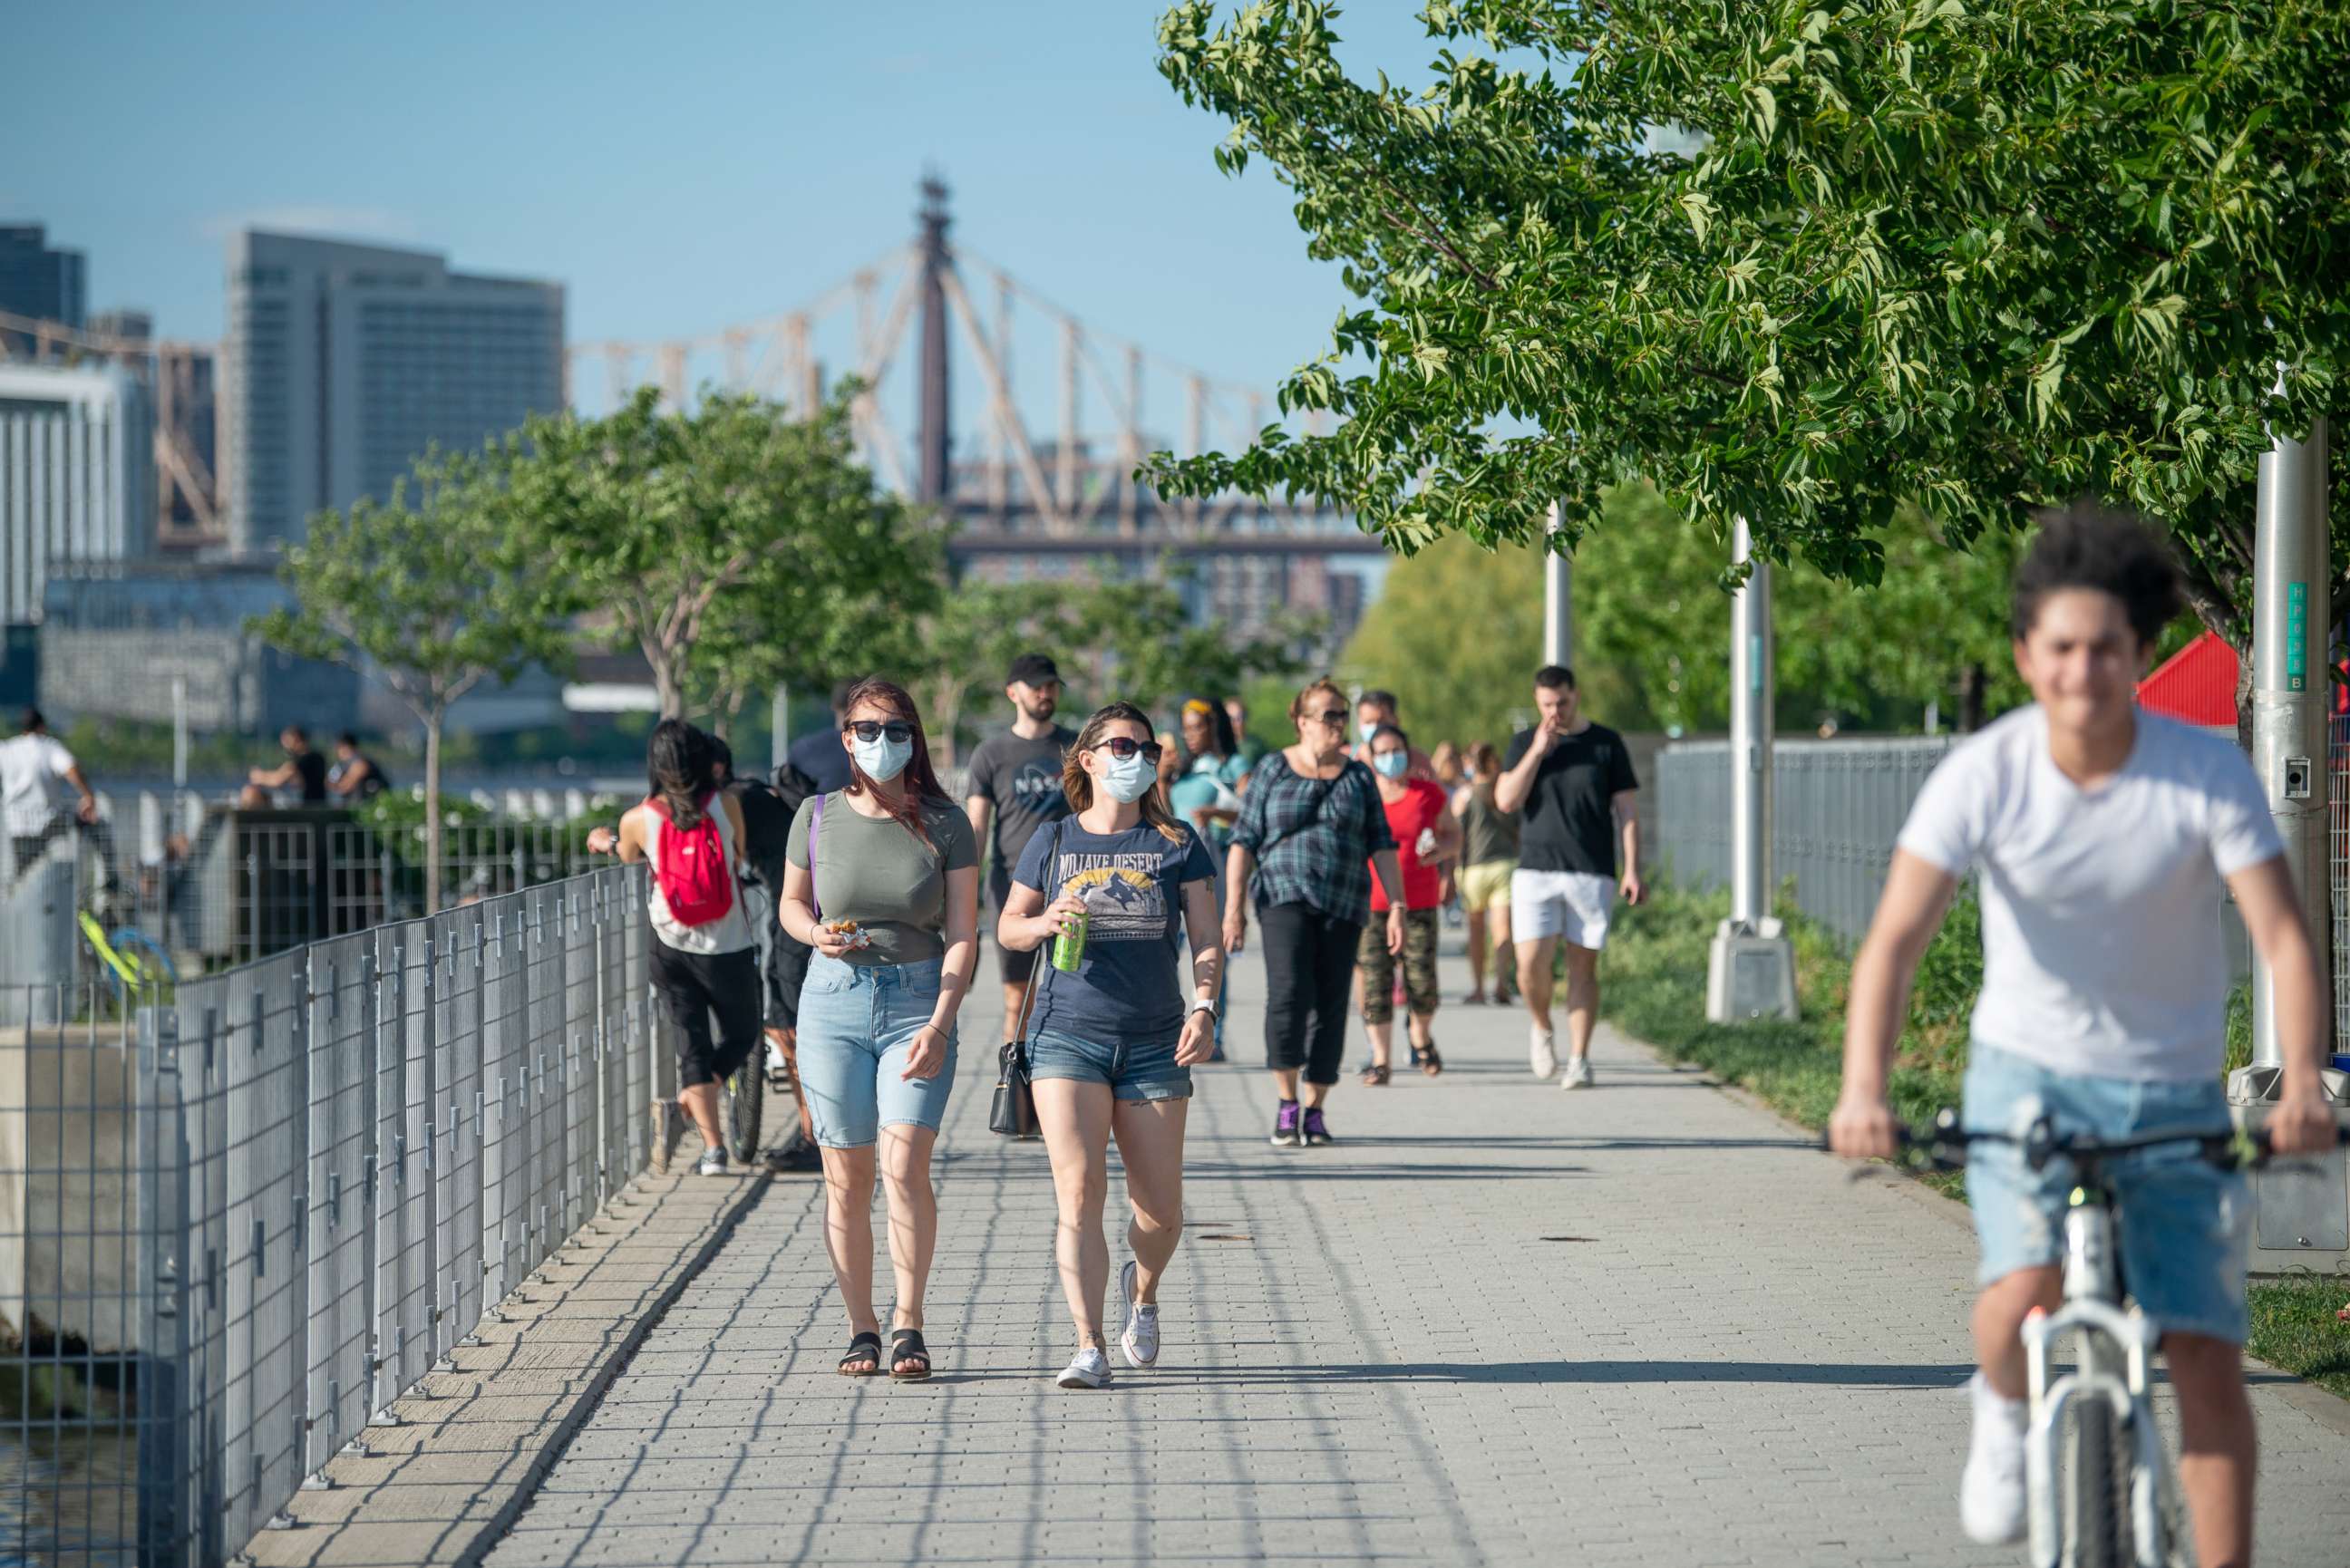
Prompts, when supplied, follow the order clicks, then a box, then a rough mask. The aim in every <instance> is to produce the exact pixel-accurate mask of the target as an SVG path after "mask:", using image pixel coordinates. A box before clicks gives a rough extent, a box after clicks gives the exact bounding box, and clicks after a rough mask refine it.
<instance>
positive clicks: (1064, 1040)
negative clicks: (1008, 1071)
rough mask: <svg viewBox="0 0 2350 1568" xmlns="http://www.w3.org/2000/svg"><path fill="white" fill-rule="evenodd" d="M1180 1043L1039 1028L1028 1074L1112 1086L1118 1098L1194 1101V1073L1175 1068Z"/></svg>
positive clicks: (1031, 1047)
mask: <svg viewBox="0 0 2350 1568" xmlns="http://www.w3.org/2000/svg"><path fill="white" fill-rule="evenodd" d="M1176 1044H1179V1042H1178V1041H1170V1042H1169V1043H1168V1044H1164V1045H1134V1046H1128V1045H1126V1044H1116V1045H1110V1044H1103V1043H1102V1042H1100V1041H1097V1040H1081V1039H1079V1038H1078V1037H1077V1036H1076V1035H1074V1034H1064V1033H1061V1032H1060V1031H1059V1030H1057V1029H1039V1030H1038V1031H1036V1033H1035V1034H1033V1035H1031V1036H1029V1039H1028V1076H1029V1077H1030V1078H1032V1079H1035V1078H1075V1079H1076V1080H1077V1081H1078V1082H1079V1083H1083V1084H1107V1085H1109V1093H1110V1097H1111V1098H1112V1099H1115V1100H1188V1099H1190V1098H1191V1068H1189V1067H1179V1066H1177V1065H1176V1064H1175V1047H1176Z"/></svg>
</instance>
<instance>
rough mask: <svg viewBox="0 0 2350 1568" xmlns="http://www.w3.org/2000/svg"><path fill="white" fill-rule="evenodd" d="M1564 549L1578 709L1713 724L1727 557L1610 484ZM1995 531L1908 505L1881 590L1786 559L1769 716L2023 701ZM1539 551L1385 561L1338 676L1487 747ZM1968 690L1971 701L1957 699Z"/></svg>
mask: <svg viewBox="0 0 2350 1568" xmlns="http://www.w3.org/2000/svg"><path fill="white" fill-rule="evenodd" d="M1603 516H1604V521H1603V522H1602V524H1600V525H1599V526H1598V527H1596V528H1595V529H1594V530H1593V531H1592V532H1591V533H1589V534H1588V535H1586V536H1585V537H1584V539H1583V542H1582V544H1581V545H1579V546H1578V547H1577V549H1576V551H1575V577H1574V584H1575V587H1574V598H1575V643H1576V648H1575V674H1576V679H1577V680H1578V682H1579V684H1580V685H1581V687H1582V689H1583V693H1584V698H1585V701H1586V704H1587V705H1588V707H1589V709H1590V711H1591V712H1592V713H1593V714H1594V715H1595V716H1596V717H1598V718H1600V719H1602V720H1604V721H1605V722H1608V723H1611V724H1615V725H1617V726H1619V727H1622V728H1627V729H1665V730H1675V731H1680V732H1700V731H1706V730H1713V729H1719V728H1721V726H1722V725H1723V724H1724V723H1725V722H1727V719H1728V714H1729V701H1730V674H1729V658H1728V639H1729V635H1730V600H1729V597H1728V596H1727V595H1726V594H1725V593H1724V591H1723V587H1722V576H1723V566H1724V565H1725V559H1726V549H1725V548H1724V547H1723V546H1721V545H1718V544H1717V543H1716V542H1715V541H1713V540H1711V539H1709V538H1707V537H1706V536H1705V535H1704V534H1703V533H1702V532H1701V531H1700V530H1695V529H1691V528H1689V527H1686V526H1684V525H1682V524H1681V523H1680V520H1679V517H1678V516H1677V515H1676V514H1674V513H1673V511H1672V509H1671V507H1670V506H1669V504H1667V503H1666V502H1665V501H1663V499H1662V498H1661V497H1659V495H1658V494H1657V493H1656V492H1655V491H1653V490H1651V489H1649V488H1648V487H1647V486H1630V485H1627V486H1624V487H1622V488H1620V489H1617V490H1615V491H1612V492H1610V493H1608V494H1607V497H1606V500H1605V504H1604V514H1603ZM2009 547H2010V546H2009V545H2008V543H2007V542H2006V541H2005V540H1999V541H1985V542H1983V544H1982V545H1981V547H1979V548H1978V550H1977V551H1975V552H1973V553H1965V552H1958V551H1953V550H1951V549H1950V548H1949V547H1948V546H1947V545H1945V544H1944V543H1943V541H1942V540H1941V539H1940V538H1939V536H1938V535H1935V534H1934V533H1933V531H1932V529H1931V527H1930V526H1929V524H1927V523H1926V521H1925V520H1924V518H1923V517H1922V516H1920V515H1918V514H1917V513H1916V512H1915V511H1914V510H1910V511H1908V512H1905V513H1903V514H1900V515H1898V517H1897V518H1896V520H1895V524H1894V525H1893V527H1892V528H1890V529H1889V530H1888V531H1887V541H1886V548H1887V570H1886V576H1885V580H1884V582H1883V583H1882V584H1881V585H1880V586H1879V587H1877V588H1874V589H1871V590H1868V591H1866V592H1863V591H1861V590H1858V589H1856V588H1855V587H1853V586H1852V585H1851V584H1849V583H1846V582H1837V581H1834V580H1831V579H1829V578H1827V577H1825V576H1821V575H1820V574H1819V573H1818V572H1816V571H1814V570H1812V569H1811V568H1810V567H1808V566H1804V565H1802V564H1800V563H1798V564H1797V565H1794V566H1790V567H1787V568H1784V569H1782V570H1780V571H1779V572H1778V573H1777V574H1776V575H1775V576H1774V577H1773V597H1774V605H1775V618H1776V624H1777V626H1778V628H1779V633H1780V635H1779V637H1778V639H1777V654H1778V676H1779V680H1778V689H1779V696H1778V704H1777V706H1778V714H1779V718H1780V722H1781V723H1782V725H1783V726H1784V727H1786V728H1787V729H1788V730H1790V731H1794V730H1796V729H1799V728H1801V729H1808V728H1810V727H1811V726H1812V725H1813V724H1814V723H1816V722H1820V721H1821V720H1822V719H1826V718H1834V719H1836V720H1837V721H1839V722H1863V723H1867V724H1870V725H1872V726H1875V727H1887V726H1906V725H1910V724H1914V723H1916V722H1917V721H1918V715H1919V713H1920V711H1921V710H1922V709H1923V708H1924V706H1925V705H1926V704H1927V703H1929V702H1940V703H1943V704H1944V705H1945V709H1946V711H1949V712H1950V714H1951V715H1952V717H1953V718H1954V719H1957V720H1959V721H1960V722H1961V724H1964V723H1966V722H1968V721H1970V720H1979V719H1980V718H1981V717H1982V716H1984V715H1986V714H1987V713H1989V712H1995V711H1998V710H1999V709H2000V708H2002V707H2004V706H2006V705H2008V704H2010V703H2012V702H2013V701H2018V700H2020V698H2021V696H2022V691H2021V686H2020V683H2019V682H2018V681H2017V680H2016V679H2015V676H2014V673H2013V665H2012V660H2010V659H2008V657H2007V646H2008V637H2007V590H2006V575H2007V569H2008V562H2007V560H2006V555H2007V551H2008V549H2009ZM1541 565H1542V563H1541V557H1540V556H1539V555H1538V554H1537V553H1536V552H1535V551H1534V550H1533V549H1532V548H1530V547H1527V546H1524V545H1500V546H1497V547H1496V548H1494V549H1492V550H1487V549H1484V548H1482V547H1481V546H1479V545H1474V544H1471V543H1470V542H1469V541H1467V540H1459V539H1455V540H1445V541H1440V542H1439V543H1438V544H1436V545H1430V547H1428V548H1427V549H1425V550H1422V551H1421V552H1419V554H1418V555H1416V556H1413V557H1412V558H1411V559H1409V560H1408V561H1402V562H1399V563H1398V564H1397V565H1396V566H1394V568H1392V569H1391V570H1390V572H1389V573H1388V586H1387V588H1386V591H1385V592H1384V593H1383V594H1382V595H1381V596H1380V598H1379V602H1378V604H1377V605H1375V606H1373V607H1372V608H1371V611H1370V613H1369V614H1368V615H1367V616H1366V617H1365V618H1364V620H1363V625H1362V626H1361V628H1358V629H1357V633H1356V635H1355V637H1354V639H1353V640H1352V641H1350V642H1349V643H1348V644H1347V652H1346V657H1345V659H1344V662H1343V666H1342V667H1343V668H1344V670H1346V671H1347V674H1348V675H1350V676H1351V677H1354V678H1355V679H1357V680H1360V681H1361V682H1362V683H1363V684H1365V685H1376V686H1384V687H1387V688H1388V689H1390V690H1392V691H1395V692H1396V694H1397V696H1398V698H1399V701H1400V702H1401V704H1402V710H1403V713H1404V717H1405V722H1406V723H1407V725H1408V726H1413V727H1414V728H1415V734H1417V733H1418V732H1419V730H1420V729H1430V735H1431V740H1433V739H1452V740H1457V741H1472V740H1492V741H1494V742H1496V743H1497V744H1498V743H1499V742H1500V741H1501V739H1502V738H1503V736H1505V735H1507V734H1508V733H1509V732H1510V731H1511V730H1512V729H1513V728H1514V727H1516V726H1517V725H1518V724H1519V723H1520V722H1523V720H1524V718H1525V716H1526V714H1527V712H1528V711H1529V710H1530V709H1531V708H1532V705H1533V695H1532V691H1531V680H1532V675H1533V671H1534V666H1535V665H1536V664H1537V663H1538V662H1539V661H1540V656H1541V649H1542V606H1543V588H1542V573H1541ZM1969 691H1972V692H1973V693H1975V697H1976V701H1975V703H1974V709H1975V711H1974V712H1973V713H1972V714H1968V713H1966V711H1965V708H1966V703H1965V701H1964V699H1965V694H1966V693H1967V692H1969Z"/></svg>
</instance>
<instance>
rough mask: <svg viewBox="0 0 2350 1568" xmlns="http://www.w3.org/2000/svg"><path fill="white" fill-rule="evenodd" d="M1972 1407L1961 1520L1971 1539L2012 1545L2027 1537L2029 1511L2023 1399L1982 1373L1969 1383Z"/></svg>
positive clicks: (1987, 1543)
mask: <svg viewBox="0 0 2350 1568" xmlns="http://www.w3.org/2000/svg"><path fill="white" fill-rule="evenodd" d="M1967 1393H1968V1396H1969V1401H1970V1403H1971V1404H1972V1405H1973V1407H1974V1413H1975V1429H1974V1439H1973V1441H1972V1442H1971V1443H1970V1445H1969V1446H1968V1449H1967V1469H1966V1474H1965V1475H1964V1476H1962V1477H1960V1480H1959V1524H1960V1528H1962V1529H1964V1530H1965V1531H1966V1532H1967V1539H1968V1540H1970V1541H1972V1542H1976V1543H1977V1544H1979V1545H1982V1546H2012V1545H2013V1544H2014V1543H2015V1542H2019V1541H2021V1540H2022V1539H2023V1529H2024V1523H2025V1520H2026V1515H2027V1512H2028V1510H2027V1508H2026V1505H2025V1501H2024V1490H2023V1428H2024V1421H2025V1417H2026V1414H2027V1411H2026V1407H2025V1406H2024V1403H2023V1401H2022V1400H2021V1399H2008V1398H2003V1397H2001V1396H2000V1395H1998V1394H1997V1393H1994V1392H1993V1391H1992V1389H1991V1385H1990V1384H1989V1383H1986V1382H1984V1381H1983V1375H1982V1374H1981V1373H1980V1372H1978V1373H1976V1374H1975V1375H1974V1376H1973V1378H1972V1379H1971V1380H1970V1381H1969V1382H1968V1384H1967Z"/></svg>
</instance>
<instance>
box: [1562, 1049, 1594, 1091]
mask: <svg viewBox="0 0 2350 1568" xmlns="http://www.w3.org/2000/svg"><path fill="white" fill-rule="evenodd" d="M1558 1086H1559V1087H1560V1088H1562V1089H1587V1088H1589V1087H1591V1058H1590V1057H1588V1056H1569V1057H1568V1058H1567V1059H1566V1073H1565V1076H1563V1077H1561V1078H1560V1079H1559V1081H1558Z"/></svg>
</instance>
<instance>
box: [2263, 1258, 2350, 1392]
mask: <svg viewBox="0 0 2350 1568" xmlns="http://www.w3.org/2000/svg"><path fill="white" fill-rule="evenodd" d="M2345 1305H2350V1282H2345V1281H2343V1280H2339V1279H2331V1278H2325V1277H2323V1276H2318V1275H2311V1276H2308V1277H2306V1278H2298V1279H2286V1280H2262V1281H2259V1282H2255V1283H2254V1284H2253V1286H2252V1338H2251V1345H2250V1347H2249V1348H2250V1349H2251V1353H2252V1354H2253V1355H2257V1356H2259V1357H2260V1358H2261V1359H2262V1361H2265V1362H2267V1363H2268V1364H2269V1365H2270V1366H2274V1367H2278V1368H2280V1369H2281V1370H2283V1371H2286V1372H2290V1373H2292V1374H2293V1376H2296V1377H2305V1378H2307V1379H2308V1380H2309V1381H2310V1382H2312V1383H2314V1384H2316V1385H2317V1386H2319V1387H2321V1388H2330V1389H2332V1390H2333V1391H2334V1393H2336V1394H2339V1395H2341V1396H2343V1397H2345V1398H2350V1324H2345V1323H2344V1322H2343V1321H2342V1320H2341V1319H2340V1318H2339V1317H2337V1316H2336V1315H2335V1314H2337V1313H2339V1312H2341V1311H2342V1310H2343V1308H2344V1307H2345Z"/></svg>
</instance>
